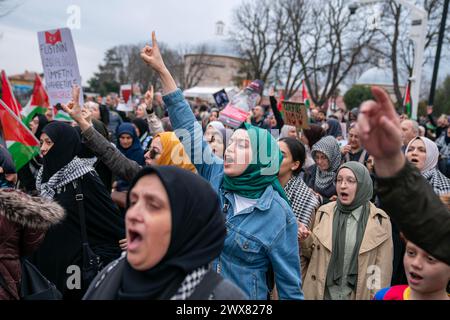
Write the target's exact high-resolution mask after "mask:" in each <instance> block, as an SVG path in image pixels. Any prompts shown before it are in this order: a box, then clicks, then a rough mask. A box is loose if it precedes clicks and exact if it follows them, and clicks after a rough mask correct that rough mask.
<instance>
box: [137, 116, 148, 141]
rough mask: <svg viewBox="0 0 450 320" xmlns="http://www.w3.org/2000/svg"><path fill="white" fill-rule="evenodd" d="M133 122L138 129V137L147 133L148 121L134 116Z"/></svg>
mask: <svg viewBox="0 0 450 320" xmlns="http://www.w3.org/2000/svg"><path fill="white" fill-rule="evenodd" d="M133 124H134V125H135V126H136V127H137V128H138V129H139V139H140V138H142V136H143V135H144V134H145V133H147V135H148V133H149V131H150V129H149V127H148V122H147V121H146V120H144V119H141V118H136V119H134V120H133Z"/></svg>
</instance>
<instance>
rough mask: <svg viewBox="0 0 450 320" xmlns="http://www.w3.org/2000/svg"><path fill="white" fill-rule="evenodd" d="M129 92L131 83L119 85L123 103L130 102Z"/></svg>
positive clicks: (130, 91)
mask: <svg viewBox="0 0 450 320" xmlns="http://www.w3.org/2000/svg"><path fill="white" fill-rule="evenodd" d="M131 93H132V89H131V84H123V85H121V86H120V96H121V97H122V99H123V102H124V103H125V104H128V103H129V102H131Z"/></svg>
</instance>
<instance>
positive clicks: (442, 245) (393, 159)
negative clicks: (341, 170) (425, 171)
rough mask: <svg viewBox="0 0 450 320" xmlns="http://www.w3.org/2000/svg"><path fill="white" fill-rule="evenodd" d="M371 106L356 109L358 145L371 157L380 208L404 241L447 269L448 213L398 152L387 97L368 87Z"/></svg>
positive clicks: (449, 253) (395, 123) (395, 127)
mask: <svg viewBox="0 0 450 320" xmlns="http://www.w3.org/2000/svg"><path fill="white" fill-rule="evenodd" d="M372 93H373V96H374V97H375V100H376V101H366V102H365V103H363V104H362V106H361V111H360V114H359V117H358V127H359V131H360V138H361V142H362V144H363V145H364V147H365V149H366V150H367V151H368V152H369V153H370V154H371V155H372V156H373V157H374V159H375V163H376V168H377V175H378V178H377V184H378V195H379V197H380V201H381V204H382V206H383V208H384V209H385V210H386V212H387V213H389V215H390V216H391V218H392V220H393V221H394V222H395V223H396V224H397V225H398V226H399V228H400V229H401V231H402V232H403V234H404V235H405V237H406V238H408V239H409V240H411V241H412V242H414V243H416V244H417V245H418V246H419V247H421V248H423V249H424V250H425V251H427V252H429V253H430V254H431V255H433V256H434V257H435V258H437V259H439V260H441V261H443V262H445V263H447V264H450V250H449V243H450V211H449V210H448V209H447V207H446V206H445V205H444V204H443V203H442V202H441V201H440V199H439V197H438V196H437V195H436V194H435V193H434V191H433V189H432V187H431V186H430V185H429V184H428V183H427V182H426V180H425V179H424V178H423V177H422V175H421V174H420V172H419V171H418V170H417V169H416V168H414V167H413V166H412V165H411V164H408V163H407V162H406V159H405V156H404V154H402V153H401V151H400V148H401V145H402V136H401V129H400V121H399V118H398V116H397V114H396V113H395V109H394V106H393V104H392V101H391V100H390V98H389V96H388V94H387V93H386V92H385V91H383V90H382V89H380V88H378V87H373V88H372Z"/></svg>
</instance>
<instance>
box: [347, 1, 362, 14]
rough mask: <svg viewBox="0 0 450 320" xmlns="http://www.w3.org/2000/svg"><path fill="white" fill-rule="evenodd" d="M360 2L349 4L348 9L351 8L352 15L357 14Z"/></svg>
mask: <svg viewBox="0 0 450 320" xmlns="http://www.w3.org/2000/svg"><path fill="white" fill-rule="evenodd" d="M358 7H359V6H358V4H357V3H356V2H352V3H350V4H349V5H348V9H349V10H350V15H352V14H355V13H356V10H357V9H358Z"/></svg>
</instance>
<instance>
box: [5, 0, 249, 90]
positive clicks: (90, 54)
mask: <svg viewBox="0 0 450 320" xmlns="http://www.w3.org/2000/svg"><path fill="white" fill-rule="evenodd" d="M7 1H9V3H12V4H19V7H17V8H16V9H15V10H14V11H13V12H12V13H11V14H9V15H7V16H6V17H3V18H0V69H5V70H6V72H7V74H10V75H12V74H17V73H22V72H24V71H25V70H28V71H38V72H42V65H41V60H40V54H39V49H38V42H37V32H38V31H44V30H51V29H56V28H61V27H66V26H67V22H68V21H69V22H70V21H72V20H71V19H70V18H71V17H72V16H71V15H70V14H69V13H67V11H68V9H69V8H70V6H72V5H76V6H78V7H79V9H80V18H81V19H80V27H81V28H80V29H73V30H72V35H73V38H74V42H75V47H76V51H77V56H78V61H79V67H80V73H81V76H82V78H83V83H84V84H85V83H86V81H87V80H88V79H89V78H90V77H91V76H92V75H93V73H94V72H95V71H97V67H98V65H99V64H100V63H102V62H103V57H104V53H105V51H106V49H108V48H111V47H113V46H115V45H120V44H134V43H138V42H141V41H145V40H147V39H150V37H151V31H152V30H155V31H156V32H157V37H158V40H159V41H163V42H166V43H168V44H169V45H171V46H174V47H176V46H177V45H181V44H195V43H200V42H204V41H207V40H209V39H212V38H213V37H214V31H215V23H216V22H217V21H219V20H222V21H224V22H225V23H226V27H228V26H230V24H231V20H232V18H231V17H232V10H233V8H234V7H236V6H237V5H239V3H241V1H242V0H145V1H144V0H140V1H138V0H110V1H106V0H95V1H93V0H78V1H77V0H58V1H50V0H7Z"/></svg>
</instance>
